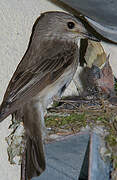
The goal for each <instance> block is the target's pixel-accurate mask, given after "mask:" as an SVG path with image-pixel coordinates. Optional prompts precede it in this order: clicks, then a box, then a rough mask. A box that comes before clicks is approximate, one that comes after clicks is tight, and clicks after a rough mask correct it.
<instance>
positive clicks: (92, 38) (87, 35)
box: [81, 31, 100, 42]
mask: <svg viewBox="0 0 117 180" xmlns="http://www.w3.org/2000/svg"><path fill="white" fill-rule="evenodd" d="M81 34H82V36H83V38H86V39H90V40H92V41H97V42H100V40H99V39H97V38H96V37H95V36H94V35H93V34H92V33H90V32H88V31H86V32H81Z"/></svg>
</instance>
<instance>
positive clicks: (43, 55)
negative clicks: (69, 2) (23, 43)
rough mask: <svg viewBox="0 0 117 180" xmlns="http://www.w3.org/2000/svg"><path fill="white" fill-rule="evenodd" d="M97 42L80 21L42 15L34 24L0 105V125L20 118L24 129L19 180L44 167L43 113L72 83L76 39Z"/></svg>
mask: <svg viewBox="0 0 117 180" xmlns="http://www.w3.org/2000/svg"><path fill="white" fill-rule="evenodd" d="M81 38H88V39H91V40H94V41H97V38H96V37H94V36H93V35H92V34H91V33H90V32H88V30H87V29H86V28H85V26H84V24H83V23H82V22H81V20H80V19H79V18H76V17H75V16H73V15H71V14H68V13H65V12H60V11H49V12H44V13H42V14H41V15H40V17H39V18H37V20H36V22H35V23H34V25H33V28H32V33H31V36H30V40H29V45H28V47H27V50H26V52H25V54H24V56H23V57H22V59H21V61H20V63H19V64H18V66H17V68H16V70H15V72H14V74H13V76H12V78H11V80H10V82H9V84H8V87H7V89H6V92H5V95H4V97H3V101H2V103H1V106H0V122H2V121H3V120H4V119H5V118H6V117H7V116H9V115H12V116H14V117H18V116H19V117H20V118H21V119H22V122H23V125H24V129H25V139H26V143H25V150H24V154H23V157H24V158H23V165H24V170H23V171H22V175H21V177H22V180H23V179H25V180H26V179H31V178H32V177H35V176H39V175H40V174H41V173H42V172H43V171H44V170H45V168H46V162H45V153H44V147H43V146H44V145H43V137H42V136H43V135H42V134H43V131H44V129H45V123H44V112H45V110H46V108H47V106H48V104H49V103H51V102H52V101H53V99H54V98H55V97H60V96H61V94H62V93H63V92H64V90H65V88H66V87H67V86H68V85H69V83H70V82H71V80H72V78H73V76H74V74H75V72H76V69H77V66H78V59H79V47H78V43H77V42H78V40H79V39H81Z"/></svg>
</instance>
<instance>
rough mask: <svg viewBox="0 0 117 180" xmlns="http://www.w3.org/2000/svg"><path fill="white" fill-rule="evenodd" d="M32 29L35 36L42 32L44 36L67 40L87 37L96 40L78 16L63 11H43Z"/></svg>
mask: <svg viewBox="0 0 117 180" xmlns="http://www.w3.org/2000/svg"><path fill="white" fill-rule="evenodd" d="M33 29H34V30H35V34H36V35H37V36H38V35H39V36H40V37H41V34H44V37H45V38H48V37H49V38H59V39H67V40H71V39H80V38H88V39H91V40H95V41H97V39H96V38H95V37H94V36H93V35H92V34H91V33H89V32H88V30H87V29H86V28H85V26H84V25H83V23H82V22H81V21H80V20H79V19H78V18H75V17H74V16H72V15H70V14H67V13H64V12H57V11H55V12H54V11H52V12H46V13H43V14H42V15H41V16H40V17H39V18H38V19H37V21H36V23H35V25H34V28H33Z"/></svg>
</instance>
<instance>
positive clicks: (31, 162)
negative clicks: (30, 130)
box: [21, 137, 45, 180]
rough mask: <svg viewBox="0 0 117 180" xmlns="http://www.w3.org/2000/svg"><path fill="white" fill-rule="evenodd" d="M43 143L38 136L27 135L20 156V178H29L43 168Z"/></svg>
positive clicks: (26, 179) (24, 179)
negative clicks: (41, 143) (23, 150)
mask: <svg viewBox="0 0 117 180" xmlns="http://www.w3.org/2000/svg"><path fill="white" fill-rule="evenodd" d="M42 146H43V145H40V139H39V138H33V139H32V138H30V137H27V143H26V149H25V152H24V155H23V157H22V165H21V180H31V178H32V177H35V176H39V175H40V174H41V173H42V172H43V171H44V170H45V156H44V152H43V147H42Z"/></svg>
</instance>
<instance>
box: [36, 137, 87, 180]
mask: <svg viewBox="0 0 117 180" xmlns="http://www.w3.org/2000/svg"><path fill="white" fill-rule="evenodd" d="M88 141H89V134H79V135H74V136H71V137H69V138H66V139H65V140H61V141H58V142H54V143H51V144H47V145H46V147H45V149H46V157H47V169H46V171H45V172H44V173H43V174H42V175H41V176H39V177H38V178H33V180H78V177H79V175H80V170H81V167H82V164H83V160H84V156H85V152H86V149H87V145H88Z"/></svg>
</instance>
